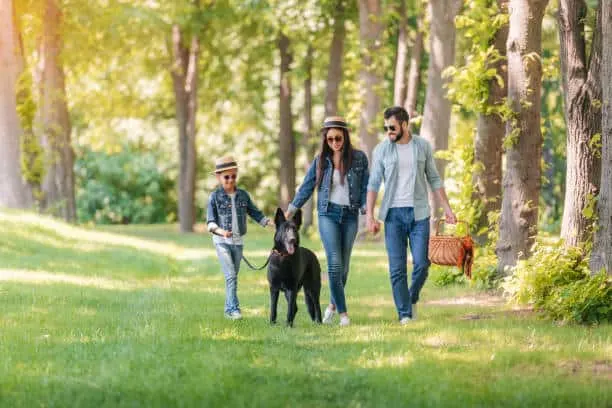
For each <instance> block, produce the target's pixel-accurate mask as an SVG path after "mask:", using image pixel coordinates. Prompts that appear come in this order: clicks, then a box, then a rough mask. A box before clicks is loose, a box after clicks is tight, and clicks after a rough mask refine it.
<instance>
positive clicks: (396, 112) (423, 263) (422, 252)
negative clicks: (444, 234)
mask: <svg viewBox="0 0 612 408" xmlns="http://www.w3.org/2000/svg"><path fill="white" fill-rule="evenodd" d="M384 118H385V126H384V129H385V133H386V136H387V138H386V139H385V140H384V141H383V142H381V143H379V144H378V145H377V146H376V148H375V149H374V153H373V154H372V170H371V172H370V180H369V183H368V193H367V200H366V211H367V221H366V222H367V228H368V230H369V231H370V232H373V233H377V232H378V231H379V229H380V223H379V222H378V221H377V220H376V219H375V218H374V205H375V203H376V197H377V195H378V190H379V189H380V185H381V183H382V182H383V181H384V183H385V193H384V195H383V199H382V203H381V206H380V211H379V217H378V218H379V219H380V220H383V221H384V222H385V246H386V248H387V256H388V258H389V275H390V278H391V289H392V292H393V300H394V302H395V307H396V308H397V313H398V316H399V321H400V323H401V324H407V323H409V322H410V321H411V320H414V319H415V318H416V303H417V302H418V300H419V293H420V291H421V288H422V287H423V284H424V283H425V280H426V279H427V274H428V269H429V265H430V262H429V257H428V245H429V212H430V208H429V202H428V193H427V183H429V186H430V188H431V190H432V191H433V192H434V194H436V196H437V197H438V198H439V199H440V202H441V203H442V206H443V207H444V212H445V215H446V222H448V223H451V224H455V223H456V222H457V218H456V217H455V214H454V213H453V211H452V210H451V208H450V205H449V203H448V198H447V197H446V192H445V191H444V187H443V186H442V180H441V179H440V176H439V174H438V170H437V169H436V164H435V161H434V158H433V153H432V148H431V145H430V144H429V143H428V142H427V141H426V140H425V139H423V138H421V137H419V136H417V135H412V134H411V133H410V129H409V126H408V120H409V117H408V113H407V112H406V110H405V109H404V108H402V107H399V106H394V107H391V108H388V109H387V110H385V112H384ZM408 244H410V252H411V253H412V267H413V269H412V285H411V287H410V289H408V281H407V275H408V270H407V269H408V267H407V246H408Z"/></svg>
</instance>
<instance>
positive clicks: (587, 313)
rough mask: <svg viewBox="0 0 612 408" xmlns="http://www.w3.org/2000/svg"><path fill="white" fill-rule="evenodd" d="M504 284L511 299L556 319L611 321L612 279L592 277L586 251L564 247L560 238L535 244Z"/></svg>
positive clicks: (578, 321)
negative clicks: (547, 242)
mask: <svg viewBox="0 0 612 408" xmlns="http://www.w3.org/2000/svg"><path fill="white" fill-rule="evenodd" d="M502 286H503V288H504V290H505V292H506V293H507V294H508V295H509V296H510V299H511V300H512V301H514V302H517V303H522V304H532V305H533V306H534V307H535V308H536V309H538V310H540V311H542V312H543V313H544V314H545V315H546V316H548V317H550V318H552V319H555V320H561V321H569V322H577V323H599V322H606V321H608V322H609V321H612V281H611V280H610V278H609V277H607V276H606V275H605V274H604V273H600V274H598V275H595V276H591V275H590V269H589V262H588V257H585V256H584V252H583V250H581V249H579V248H570V249H565V248H563V245H562V242H561V241H558V242H556V243H553V244H548V245H542V244H539V245H538V246H536V248H535V249H534V252H533V255H532V256H531V258H529V259H527V260H521V261H519V262H518V264H517V265H516V267H515V268H514V269H513V273H512V275H511V276H509V277H507V278H506V279H505V281H504V283H503V285H502Z"/></svg>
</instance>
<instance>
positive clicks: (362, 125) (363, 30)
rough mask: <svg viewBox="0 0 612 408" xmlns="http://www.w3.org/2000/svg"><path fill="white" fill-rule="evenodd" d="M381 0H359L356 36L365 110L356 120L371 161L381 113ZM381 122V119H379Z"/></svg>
mask: <svg viewBox="0 0 612 408" xmlns="http://www.w3.org/2000/svg"><path fill="white" fill-rule="evenodd" d="M381 16H382V13H381V8H380V0H359V37H360V44H361V52H362V68H361V72H360V80H361V84H362V86H363V89H364V92H363V94H364V96H363V98H364V99H363V102H364V107H363V109H362V110H361V117H360V120H359V140H360V141H361V148H362V149H363V151H364V152H365V153H366V154H367V156H368V157H369V158H370V159H371V157H372V150H374V147H375V146H376V144H377V143H378V138H377V132H376V123H377V115H379V114H380V112H379V110H380V96H379V94H378V88H379V87H380V84H381V82H382V75H381V74H380V73H379V72H378V71H379V69H378V68H377V67H376V64H375V57H376V56H377V55H378V53H379V50H380V45H381V36H382V31H383V27H382V24H381ZM380 121H382V119H380Z"/></svg>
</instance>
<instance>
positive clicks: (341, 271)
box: [319, 203, 358, 313]
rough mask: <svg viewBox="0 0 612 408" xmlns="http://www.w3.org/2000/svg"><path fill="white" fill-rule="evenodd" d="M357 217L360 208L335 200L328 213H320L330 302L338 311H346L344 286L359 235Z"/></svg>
mask: <svg viewBox="0 0 612 408" xmlns="http://www.w3.org/2000/svg"><path fill="white" fill-rule="evenodd" d="M357 218H358V217H357V211H354V210H350V209H349V208H348V207H347V206H340V205H337V204H334V203H329V204H328V206H327V212H325V213H324V214H321V213H319V233H320V234H321V241H323V246H324V247H325V255H326V256H327V273H328V276H329V291H330V295H331V296H330V297H331V300H330V302H331V304H333V305H335V306H336V310H337V311H338V313H346V299H345V297H344V286H345V285H346V280H347V278H348V273H349V266H350V260H351V252H352V250H353V243H354V242H355V237H356V236H357V227H358V225H357V224H358V223H357Z"/></svg>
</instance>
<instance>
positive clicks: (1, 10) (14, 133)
mask: <svg viewBox="0 0 612 408" xmlns="http://www.w3.org/2000/svg"><path fill="white" fill-rule="evenodd" d="M3 3H4V5H3V7H0V27H3V28H2V30H1V31H0V174H1V175H2V176H1V177H0V207H9V208H30V207H31V206H32V202H33V199H32V191H31V188H30V186H29V185H28V184H27V183H26V182H25V180H24V178H23V176H22V173H21V148H20V139H21V138H22V137H23V129H22V126H21V123H20V120H19V116H18V114H17V81H18V80H19V77H20V75H21V74H22V72H23V70H24V59H23V49H22V47H21V41H20V37H19V30H18V27H17V21H16V17H15V9H14V5H13V2H12V1H11V0H9V1H8V2H7V1H5V2H3Z"/></svg>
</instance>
